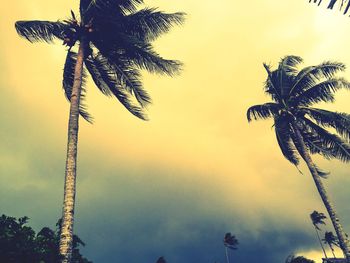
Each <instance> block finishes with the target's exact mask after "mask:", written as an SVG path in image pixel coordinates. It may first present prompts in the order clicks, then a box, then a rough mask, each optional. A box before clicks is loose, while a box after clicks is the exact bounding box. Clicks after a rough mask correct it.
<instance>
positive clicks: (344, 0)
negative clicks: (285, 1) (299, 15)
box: [309, 0, 350, 15]
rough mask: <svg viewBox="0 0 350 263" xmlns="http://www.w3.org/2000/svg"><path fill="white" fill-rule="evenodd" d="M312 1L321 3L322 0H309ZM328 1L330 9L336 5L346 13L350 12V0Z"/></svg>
mask: <svg viewBox="0 0 350 263" xmlns="http://www.w3.org/2000/svg"><path fill="white" fill-rule="evenodd" d="M311 2H312V3H317V4H318V5H321V3H322V0H309V3H311ZM327 3H328V4H327V8H328V9H334V8H335V7H338V9H339V10H340V11H342V12H343V14H344V15H345V14H347V13H348V12H349V9H350V1H348V0H329V1H328V2H327Z"/></svg>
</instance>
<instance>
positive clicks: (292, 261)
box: [286, 255, 315, 263]
mask: <svg viewBox="0 0 350 263" xmlns="http://www.w3.org/2000/svg"><path fill="white" fill-rule="evenodd" d="M286 263H315V261H313V260H311V259H307V258H305V257H303V256H298V257H295V256H294V255H290V256H289V257H288V258H287V260H286Z"/></svg>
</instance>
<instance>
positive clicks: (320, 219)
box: [310, 211, 327, 230]
mask: <svg viewBox="0 0 350 263" xmlns="http://www.w3.org/2000/svg"><path fill="white" fill-rule="evenodd" d="M310 218H311V221H312V224H313V225H314V227H315V228H316V229H317V230H321V229H320V228H319V226H318V225H325V224H326V223H325V222H324V219H326V218H327V217H326V216H325V215H324V214H323V213H319V212H317V211H313V212H312V214H310Z"/></svg>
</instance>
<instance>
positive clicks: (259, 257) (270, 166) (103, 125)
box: [0, 0, 350, 263]
mask: <svg viewBox="0 0 350 263" xmlns="http://www.w3.org/2000/svg"><path fill="white" fill-rule="evenodd" d="M146 5H147V6H153V7H159V8H160V9H161V10H164V11H167V12H176V11H184V12H186V13H187V14H188V16H187V22H186V23H185V25H184V26H182V27H178V28H174V29H173V30H172V31H171V32H170V33H169V34H167V35H165V36H164V37H162V38H161V39H159V40H158V41H157V42H156V43H155V45H156V47H157V50H158V51H159V52H160V53H161V54H162V55H163V56H165V57H169V58H176V59H180V60H182V61H183V62H184V63H185V68H184V71H183V73H182V75H181V76H179V77H176V78H173V79H172V78H168V77H162V76H157V75H148V74H144V83H145V86H146V87H147V89H148V90H149V92H150V93H151V95H152V98H153V101H154V103H153V105H151V106H150V108H149V110H148V114H149V116H150V119H151V120H150V121H149V122H142V121H140V120H138V119H136V118H135V117H133V116H132V115H130V114H129V113H128V112H127V111H126V110H125V109H124V108H123V107H122V106H121V105H120V104H119V103H118V101H116V100H113V99H109V98H106V97H104V96H103V95H102V94H100V93H99V92H98V90H97V89H96V88H95V87H94V85H93V84H92V82H91V81H90V82H89V84H88V96H87V101H88V105H89V111H90V113H91V114H92V115H93V116H94V119H95V123H94V125H90V124H88V123H86V122H84V121H81V125H80V127H81V128H80V135H79V136H80V137H79V154H78V155H79V163H78V165H79V166H78V189H77V191H78V193H77V210H76V224H75V231H76V233H77V234H78V235H79V236H80V237H81V238H82V239H83V240H84V241H85V242H86V244H87V247H86V248H85V249H84V252H83V253H84V255H86V256H87V257H88V258H89V259H91V260H93V261H94V262H95V263H105V262H130V263H140V262H142V263H153V262H155V261H156V259H157V258H158V257H159V256H164V257H165V258H166V259H167V260H168V262H169V263H180V262H181V263H190V262H201V263H214V262H219V263H224V260H225V257H224V248H223V245H222V238H223V236H224V234H225V233H226V232H232V233H234V234H235V235H236V236H237V237H238V239H239V241H240V246H239V250H237V251H234V253H232V260H233V262H260V263H281V262H284V260H285V258H286V257H287V256H288V255H289V254H291V253H297V254H298V253H299V254H302V255H305V256H308V257H310V258H314V259H315V260H319V259H320V251H319V247H318V244H317V240H316V239H315V236H314V230H313V228H312V226H311V224H310V220H309V214H310V213H311V212H312V211H313V210H315V209H316V210H319V211H322V212H325V211H324V209H323V207H322V204H321V202H320V199H319V197H318V195H317V193H316V190H315V186H314V185H313V182H312V179H311V177H310V176H309V174H308V171H307V170H306V169H305V167H304V166H302V167H301V169H302V171H303V175H301V174H300V173H299V172H298V171H297V170H296V169H295V168H294V167H293V166H292V165H290V164H289V163H288V162H287V161H286V160H284V159H283V157H282V155H281V154H280V152H279V148H278V146H277V143H276V141H275V137H274V132H273V130H272V127H271V126H272V122H271V121H264V122H256V123H252V124H248V123H247V121H246V117H245V112H246V110H247V108H248V107H249V106H251V105H253V104H258V103H262V102H265V101H266V100H268V98H267V97H266V96H265V95H264V93H263V91H262V83H263V81H264V80H265V78H266V73H265V72H264V69H263V67H262V63H263V62H268V63H272V64H274V65H276V63H277V62H278V61H279V59H280V58H281V57H283V56H285V55H291V54H292V55H299V56H301V57H303V58H304V60H305V65H310V64H317V63H320V62H322V61H324V60H338V61H341V62H344V63H345V64H348V65H350V53H349V52H348V43H349V40H350V37H349V35H348V34H347V33H348V32H349V30H350V20H349V18H347V17H344V16H342V15H341V14H340V13H338V12H335V11H328V10H326V8H325V7H323V8H317V7H316V6H315V5H310V4H308V1H306V0H284V1H280V0H264V1H261V0H252V1H238V0H216V1H209V0H202V1H195V0H177V1H157V0H148V1H147V0H146ZM77 6H78V1H68V0H60V1H44V0H35V1H26V0H12V1H7V2H6V4H5V7H6V8H2V9H1V11H0V12H1V16H0V25H1V36H0V46H1V49H0V69H1V70H0V87H1V88H0V123H1V125H0V136H1V137H0V138H1V142H0V213H4V214H7V215H11V216H23V215H26V216H29V217H30V218H31V224H32V225H33V226H34V227H35V228H36V229H40V228H41V227H43V226H50V227H54V224H55V222H56V221H57V219H58V218H59V217H60V213H61V204H62V199H63V180H64V178H63V176H64V164H65V151H66V135H67V122H68V121H67V117H68V109H69V105H68V103H67V101H66V100H65V98H64V95H63V90H62V88H61V79H62V69H63V64H64V60H65V52H66V50H65V48H64V47H63V46H62V44H61V43H60V42H57V43H55V45H48V44H35V45H33V44H30V43H28V42H27V41H25V40H23V39H21V38H19V37H18V36H17V35H16V32H15V30H14V23H15V21H16V20H27V19H28V20H31V19H34V20H40V19H41V20H57V19H62V18H66V17H68V16H69V12H70V9H73V10H77ZM347 75H349V77H348V78H349V79H350V70H348V71H347V73H346V74H345V77H346V76H347ZM349 100H350V93H349V92H342V93H339V95H338V96H337V101H336V103H335V104H334V105H323V106H324V107H325V108H327V109H337V110H338V111H345V112H350V104H349V103H348V102H349ZM316 160H317V161H318V163H319V164H320V166H322V167H323V168H324V169H325V170H328V171H331V172H332V176H331V177H330V178H329V179H328V180H327V181H326V182H325V183H326V186H327V188H328V190H329V193H330V195H331V196H332V198H333V201H334V203H335V205H336V208H337V210H338V213H339V215H340V217H341V220H342V222H343V224H344V228H345V230H346V231H350V207H349V206H348V200H349V196H350V193H349V191H348V190H347V189H348V188H349V186H350V177H349V174H348V173H349V169H348V166H347V165H346V164H341V163H339V162H335V161H333V162H328V161H323V160H321V159H319V158H316ZM327 228H328V230H331V226H330V223H329V222H328V226H327ZM339 255H340V253H339ZM318 262H319V261H318Z"/></svg>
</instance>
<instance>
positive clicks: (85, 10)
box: [15, 0, 185, 121]
mask: <svg viewBox="0 0 350 263" xmlns="http://www.w3.org/2000/svg"><path fill="white" fill-rule="evenodd" d="M141 4H143V1H142V0H111V1H106V0H81V1H80V17H81V21H80V22H78V21H77V18H76V16H75V14H74V13H73V12H71V15H72V17H71V19H69V20H64V21H63V22H49V21H19V22H16V25H15V26H16V29H17V32H18V34H19V35H21V36H23V37H25V38H26V39H28V40H29V41H30V42H35V41H46V42H51V41H53V40H54V39H55V38H58V39H61V40H63V43H64V44H65V45H67V46H68V47H69V51H68V54H67V59H66V64H65V69H64V80H63V87H64V90H65V93H66V97H67V98H68V99H70V94H71V89H72V85H73V79H74V66H75V62H76V54H75V53H74V52H71V49H72V48H73V47H74V45H75V43H77V42H79V41H81V40H84V41H83V42H84V48H85V53H87V54H86V56H85V58H84V61H85V67H86V68H87V69H88V72H89V73H90V75H91V77H92V79H93V80H94V82H95V84H96V86H97V87H98V89H99V90H100V91H101V92H102V93H103V94H105V95H108V96H114V97H116V98H117V99H118V100H119V101H120V102H121V103H122V105H124V107H125V108H126V109H128V110H129V111H130V112H131V113H132V114H133V115H135V116H136V117H138V118H141V119H144V120H146V119H147V117H146V115H145V113H144V108H145V107H146V106H147V105H148V104H149V103H151V99H150V96H149V95H148V93H147V92H146V91H145V89H144V87H143V84H142V79H141V73H140V70H147V71H149V72H151V73H160V74H167V75H169V76H174V75H176V74H178V73H179V72H180V70H181V66H182V64H181V62H179V61H176V60H169V59H164V58H163V57H161V56H160V55H159V54H158V53H157V52H155V50H154V49H153V46H152V44H151V41H153V40H155V39H156V38H158V37H159V36H161V35H162V34H164V33H166V32H168V31H169V30H170V28H171V27H173V26H175V25H180V24H182V23H183V22H184V17H185V14H184V13H181V12H179V13H173V14H167V13H164V12H161V11H159V10H157V9H155V8H144V9H140V8H139V5H141ZM84 77H85V75H84ZM84 93H85V90H83V95H84ZM80 114H81V115H82V117H84V118H85V119H86V120H88V121H91V117H90V116H89V114H88V113H87V112H86V109H85V107H84V105H82V106H81V108H80Z"/></svg>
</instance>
